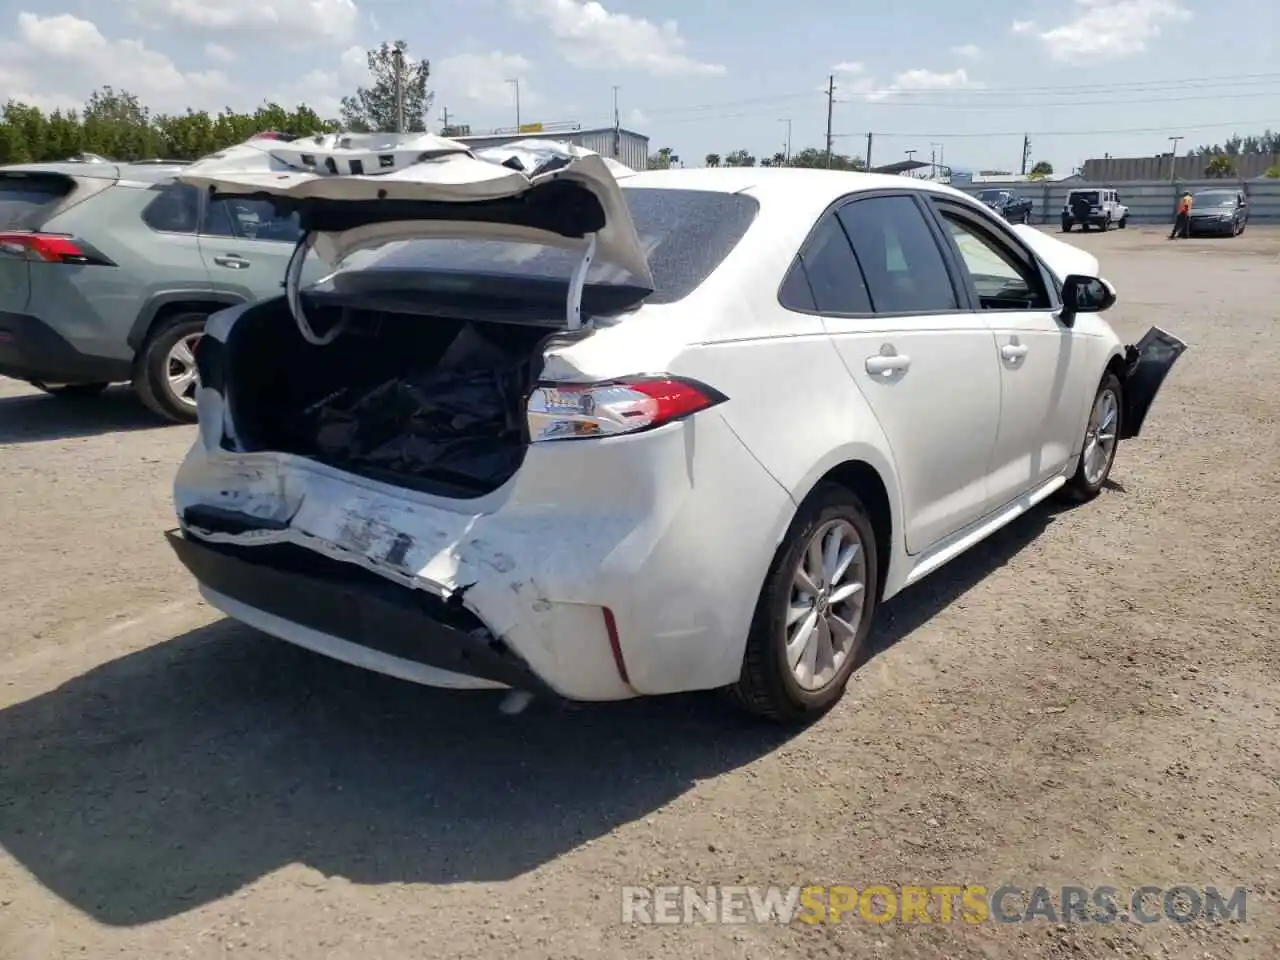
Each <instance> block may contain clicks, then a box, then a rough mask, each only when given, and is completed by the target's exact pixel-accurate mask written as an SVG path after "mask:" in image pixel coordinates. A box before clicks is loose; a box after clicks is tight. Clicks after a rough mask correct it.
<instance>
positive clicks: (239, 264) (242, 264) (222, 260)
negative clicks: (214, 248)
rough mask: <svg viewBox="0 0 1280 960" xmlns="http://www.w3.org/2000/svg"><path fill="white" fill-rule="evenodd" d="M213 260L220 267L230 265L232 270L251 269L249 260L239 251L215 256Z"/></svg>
mask: <svg viewBox="0 0 1280 960" xmlns="http://www.w3.org/2000/svg"><path fill="white" fill-rule="evenodd" d="M213 262H214V263H216V264H217V265H218V266H220V267H229V268H230V269H232V270H247V269H249V261H248V260H246V259H245V258H244V257H242V256H240V254H238V253H227V254H223V255H222V256H220V257H214V258H213Z"/></svg>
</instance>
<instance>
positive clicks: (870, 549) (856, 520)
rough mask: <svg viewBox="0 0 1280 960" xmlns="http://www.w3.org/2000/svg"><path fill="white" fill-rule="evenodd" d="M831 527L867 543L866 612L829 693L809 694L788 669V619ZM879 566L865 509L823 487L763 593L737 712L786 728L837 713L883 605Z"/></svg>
mask: <svg viewBox="0 0 1280 960" xmlns="http://www.w3.org/2000/svg"><path fill="white" fill-rule="evenodd" d="M833 520H844V521H846V522H848V523H849V524H850V525H851V526H853V528H854V530H855V531H857V534H858V536H859V537H860V538H861V540H862V549H863V554H864V559H863V573H864V576H865V580H864V583H865V586H864V589H863V591H862V594H861V595H862V596H863V598H864V600H863V607H862V611H861V615H860V619H859V622H858V624H857V628H856V630H855V632H854V639H853V643H852V646H851V647H850V650H849V652H848V653H847V654H846V656H845V659H844V661H843V662H842V663H841V664H840V667H839V668H838V669H837V670H836V672H835V674H834V675H833V676H832V677H831V679H830V680H828V682H827V683H826V685H824V686H823V687H821V688H819V689H817V690H806V689H804V688H803V687H801V686H800V684H799V682H797V680H796V678H795V675H794V673H793V672H792V670H791V668H790V666H789V665H788V664H787V660H786V656H787V649H786V623H785V619H786V614H787V610H788V608H789V606H790V604H791V587H792V581H793V579H794V577H795V569H796V567H797V566H798V564H799V563H800V561H801V556H802V555H803V553H804V552H805V550H806V549H807V547H808V544H809V541H810V540H811V539H812V538H813V537H814V536H815V535H816V534H817V533H818V532H819V531H820V528H821V527H822V526H823V525H824V524H827V523H829V522H831V521H833ZM878 562H879V558H878V556H877V549H876V537H875V528H874V526H873V525H872V523H871V519H870V517H869V515H868V514H867V510H866V508H865V507H864V506H863V505H862V501H861V500H859V499H858V497H857V496H856V495H855V494H854V493H853V492H852V491H850V490H847V489H845V488H844V487H841V486H838V485H836V484H831V483H824V484H821V485H820V486H819V487H818V488H817V489H815V490H814V491H813V493H812V494H810V496H809V497H808V499H806V500H805V502H804V503H803V504H801V506H800V509H799V510H798V511H797V512H796V516H795V519H793V520H792V521H791V526H790V527H789V528H788V530H787V535H786V536H785V537H784V538H783V540H782V543H781V545H780V546H779V547H778V551H777V553H776V554H775V555H774V558H773V564H772V565H771V566H770V567H769V574H768V576H767V577H766V578H765V582H764V587H763V589H762V590H761V591H760V598H759V600H758V601H757V603H756V611H755V616H754V618H753V619H752V622H751V632H750V634H749V635H748V637H747V648H746V653H745V655H744V656H743V660H742V672H741V674H740V676H739V678H738V682H737V683H736V684H734V685H733V686H732V687H731V688H730V692H731V693H732V694H733V695H734V698H735V699H736V700H737V701H738V702H739V704H741V705H742V706H743V707H745V708H746V709H747V710H749V711H750V712H752V713H754V714H756V715H758V716H761V717H765V718H767V719H769V720H773V721H776V722H779V723H788V724H797V723H806V722H809V721H811V720H814V719H816V718H818V717H820V716H822V715H823V714H824V713H826V712H827V711H828V710H830V709H831V708H832V707H833V706H835V704H836V703H837V702H838V701H839V700H840V698H841V697H842V696H843V695H844V690H845V687H846V686H847V685H848V683H849V677H850V676H852V675H853V672H854V671H855V670H857V669H858V667H859V666H860V665H861V664H862V663H863V662H864V661H865V659H866V654H867V642H866V640H867V634H868V633H869V632H870V630H871V624H872V621H873V620H874V619H875V612H876V606H877V601H878V599H879V590H880V577H879V566H878Z"/></svg>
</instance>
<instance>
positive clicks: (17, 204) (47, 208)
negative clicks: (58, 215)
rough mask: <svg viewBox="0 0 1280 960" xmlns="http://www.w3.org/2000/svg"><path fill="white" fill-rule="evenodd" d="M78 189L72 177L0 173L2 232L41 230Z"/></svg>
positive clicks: (0, 218)
mask: <svg viewBox="0 0 1280 960" xmlns="http://www.w3.org/2000/svg"><path fill="white" fill-rule="evenodd" d="M74 189H75V181H74V180H72V179H71V178H70V177H62V176H58V175H56V174H54V175H40V174H14V173H0V230H37V229H39V228H40V225H41V224H43V223H44V221H45V220H46V219H48V217H49V216H50V215H51V214H52V213H53V211H54V210H55V209H56V208H57V206H58V204H59V203H61V202H62V201H63V200H64V199H65V198H66V197H67V196H69V195H70V194H71V192H72V191H73V190H74Z"/></svg>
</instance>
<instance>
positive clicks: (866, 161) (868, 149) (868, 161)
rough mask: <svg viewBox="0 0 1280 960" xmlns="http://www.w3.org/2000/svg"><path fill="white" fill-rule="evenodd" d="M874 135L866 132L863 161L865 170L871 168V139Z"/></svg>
mask: <svg viewBox="0 0 1280 960" xmlns="http://www.w3.org/2000/svg"><path fill="white" fill-rule="evenodd" d="M874 136H875V135H874V134H872V133H870V132H868V133H867V159H866V160H864V161H863V163H864V164H865V166H866V168H867V170H870V169H871V141H872V139H874Z"/></svg>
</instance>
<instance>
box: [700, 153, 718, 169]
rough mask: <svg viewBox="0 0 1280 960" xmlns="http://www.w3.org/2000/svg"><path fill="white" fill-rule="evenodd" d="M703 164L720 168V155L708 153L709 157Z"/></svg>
mask: <svg viewBox="0 0 1280 960" xmlns="http://www.w3.org/2000/svg"><path fill="white" fill-rule="evenodd" d="M703 162H704V163H705V164H706V165H707V166H708V167H718V166H720V154H718V153H708V154H707V156H706V158H705V159H704V160H703Z"/></svg>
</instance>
